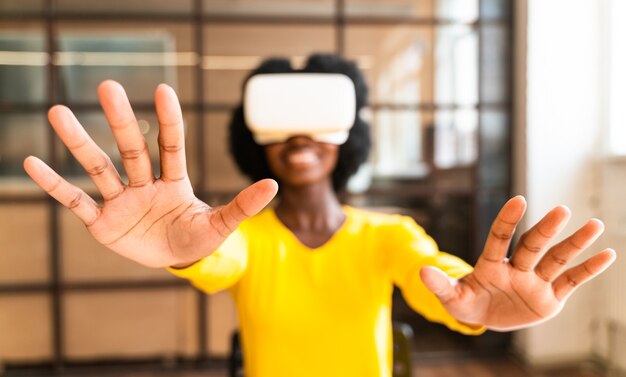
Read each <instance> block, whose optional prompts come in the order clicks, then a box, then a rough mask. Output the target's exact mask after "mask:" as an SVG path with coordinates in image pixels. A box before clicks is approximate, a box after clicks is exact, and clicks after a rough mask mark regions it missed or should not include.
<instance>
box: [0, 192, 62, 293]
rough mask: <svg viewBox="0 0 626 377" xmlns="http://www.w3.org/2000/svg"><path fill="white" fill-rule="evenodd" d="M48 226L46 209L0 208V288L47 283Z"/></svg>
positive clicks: (31, 206) (37, 206)
mask: <svg viewBox="0 0 626 377" xmlns="http://www.w3.org/2000/svg"><path fill="white" fill-rule="evenodd" d="M48 226H49V224H48V209H47V206H46V205H43V204H3V205H0V229H2V232H0V245H3V246H2V252H0V284H2V283H26V282H28V283H43V282H46V281H47V280H48V277H49V270H50V260H49V255H48V244H49V242H50V239H49V234H48V230H49V227H48ZM33 235H36V236H35V237H33Z"/></svg>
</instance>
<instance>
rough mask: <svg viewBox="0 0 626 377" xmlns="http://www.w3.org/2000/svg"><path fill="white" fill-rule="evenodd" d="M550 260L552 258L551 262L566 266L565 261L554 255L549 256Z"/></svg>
mask: <svg viewBox="0 0 626 377" xmlns="http://www.w3.org/2000/svg"><path fill="white" fill-rule="evenodd" d="M550 258H552V260H553V261H554V263H556V264H559V265H561V266H565V265H566V264H567V260H566V259H564V258H561V257H559V256H556V255H554V254H552V253H551V254H550Z"/></svg>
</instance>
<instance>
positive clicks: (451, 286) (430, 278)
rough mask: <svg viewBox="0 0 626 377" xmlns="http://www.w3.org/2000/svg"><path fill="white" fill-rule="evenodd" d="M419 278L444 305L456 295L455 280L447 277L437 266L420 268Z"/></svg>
mask: <svg viewBox="0 0 626 377" xmlns="http://www.w3.org/2000/svg"><path fill="white" fill-rule="evenodd" d="M420 278H421V279H422V282H423V283H424V285H425V286H426V288H428V289H429V290H430V291H431V292H432V293H434V294H435V296H437V298H438V299H439V301H441V303H442V304H444V305H445V304H446V303H448V302H450V301H451V300H453V299H454V298H456V297H457V292H456V290H455V286H456V282H457V280H456V279H453V278H451V277H449V276H448V275H446V274H445V273H444V272H443V271H441V270H440V269H438V268H437V267H432V266H427V267H423V268H422V269H421V270H420Z"/></svg>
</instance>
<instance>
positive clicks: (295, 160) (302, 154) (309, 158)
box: [285, 148, 319, 167]
mask: <svg viewBox="0 0 626 377" xmlns="http://www.w3.org/2000/svg"><path fill="white" fill-rule="evenodd" d="M285 160H286V161H287V163H288V164H290V165H295V166H298V167H304V166H309V165H313V164H317V163H318V162H319V157H318V155H317V154H316V153H315V151H314V150H313V149H311V148H302V149H294V150H291V151H288V152H287V153H286V156H285Z"/></svg>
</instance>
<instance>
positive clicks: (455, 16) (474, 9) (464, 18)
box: [437, 0, 480, 22]
mask: <svg viewBox="0 0 626 377" xmlns="http://www.w3.org/2000/svg"><path fill="white" fill-rule="evenodd" d="M479 1H480V0H437V16H438V17H439V18H441V19H444V20H454V21H461V22H473V21H476V20H477V19H478V3H479Z"/></svg>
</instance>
